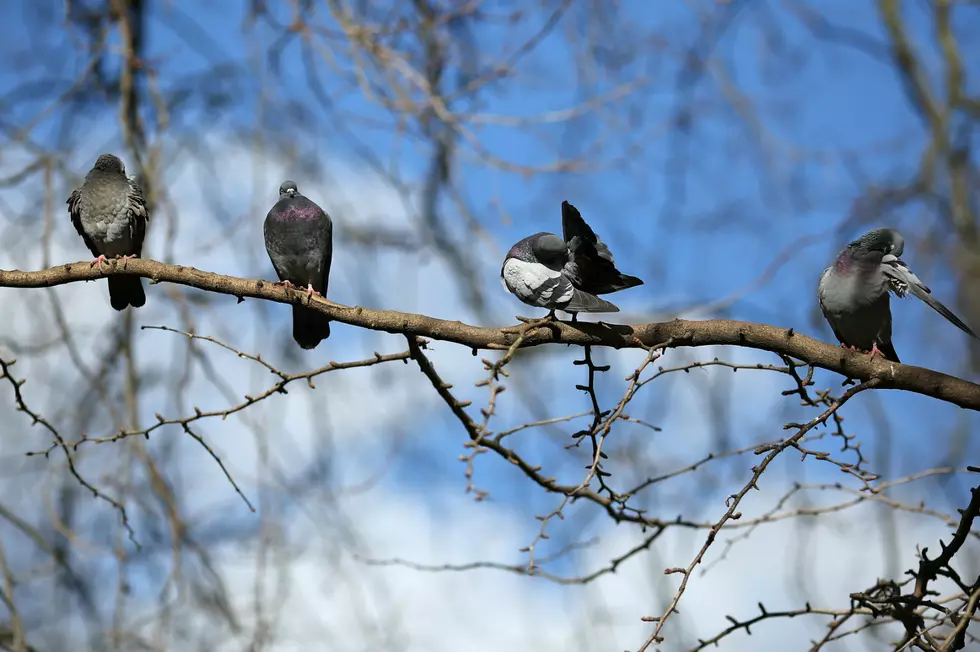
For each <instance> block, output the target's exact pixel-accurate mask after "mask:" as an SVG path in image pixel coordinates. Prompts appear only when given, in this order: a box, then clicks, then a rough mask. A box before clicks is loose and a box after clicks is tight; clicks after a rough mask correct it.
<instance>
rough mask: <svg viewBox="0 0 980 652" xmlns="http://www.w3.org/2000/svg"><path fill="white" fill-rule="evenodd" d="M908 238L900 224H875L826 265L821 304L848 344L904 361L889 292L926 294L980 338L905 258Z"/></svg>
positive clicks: (923, 297) (925, 298)
mask: <svg viewBox="0 0 980 652" xmlns="http://www.w3.org/2000/svg"><path fill="white" fill-rule="evenodd" d="M904 250H905V239H904V238H903V237H902V234H900V233H899V232H898V231H896V230H895V229H875V230H874V231H869V232H868V233H865V234H864V235H863V236H861V237H860V238H858V239H857V240H855V241H854V242H852V243H851V244H849V245H847V247H845V248H844V250H843V251H842V252H840V255H839V256H838V257H837V262H835V263H834V265H833V266H832V267H828V268H827V269H826V270H824V273H823V274H821V276H820V283H819V284H818V286H817V296H818V297H819V299H820V309H821V310H822V311H823V314H824V317H826V318H827V321H828V322H829V323H830V327H831V328H832V329H834V335H836V336H837V339H838V340H839V341H840V343H841V346H843V347H845V348H851V349H855V348H856V349H858V350H861V351H865V352H870V353H871V355H872V356H874V355H876V354H881V355H882V356H883V357H884V358H886V359H888V360H892V361H894V362H901V360H899V359H898V354H897V353H895V347H894V346H892V313H891V306H890V305H889V296H888V293H889V292H894V293H895V295H896V296H898V297H900V298H901V297H905V295H906V294H907V293H909V292H911V293H912V294H914V295H915V296H916V297H918V298H919V299H921V300H922V301H923V302H925V303H926V305H928V306H929V307H930V308H932V309H933V310H935V311H936V312H938V313H939V314H940V315H942V316H943V317H945V318H946V319H947V320H949V321H950V322H952V323H953V324H954V325H955V326H956V327H957V328H959V329H960V330H962V331H963V332H964V333H967V334H968V335H970V336H972V337H974V338H976V339H980V337H977V335H976V333H974V332H973V331H972V330H970V328H969V326H967V325H966V324H964V323H963V322H962V321H961V320H960V319H959V318H958V317H957V316H956V315H954V314H953V313H952V312H951V311H950V310H949V308H947V307H946V306H944V305H943V304H941V303H940V302H939V301H937V300H936V299H935V298H933V297H932V295H931V294H930V293H931V292H932V290H930V289H929V288H928V287H926V285H925V284H924V283H923V282H922V281H920V280H919V278H918V277H917V276H916V275H915V274H913V273H912V270H911V269H909V266H908V265H906V264H905V262H904V261H902V260H901V259H899V256H901V255H902V252H903V251H904Z"/></svg>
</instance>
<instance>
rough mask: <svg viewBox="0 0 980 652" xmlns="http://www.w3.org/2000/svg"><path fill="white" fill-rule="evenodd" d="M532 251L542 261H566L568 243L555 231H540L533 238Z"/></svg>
mask: <svg viewBox="0 0 980 652" xmlns="http://www.w3.org/2000/svg"><path fill="white" fill-rule="evenodd" d="M531 251H533V252H534V255H535V257H536V258H537V259H538V260H540V261H541V262H542V263H550V262H560V263H562V264H564V263H565V260H566V259H567V258H568V245H566V244H565V241H564V240H562V239H561V238H559V237H558V236H557V235H555V234H554V233H539V234H537V235H536V236H535V237H534V239H533V240H531Z"/></svg>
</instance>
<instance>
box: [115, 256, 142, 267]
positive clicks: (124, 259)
mask: <svg viewBox="0 0 980 652" xmlns="http://www.w3.org/2000/svg"><path fill="white" fill-rule="evenodd" d="M116 258H117V259H118V260H121V261H122V264H123V269H126V263H128V262H129V261H130V260H132V259H133V258H139V256H136V255H135V254H133V255H129V256H116Z"/></svg>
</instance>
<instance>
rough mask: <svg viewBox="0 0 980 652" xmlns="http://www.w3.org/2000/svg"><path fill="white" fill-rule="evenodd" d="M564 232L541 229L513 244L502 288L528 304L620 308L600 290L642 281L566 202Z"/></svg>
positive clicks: (564, 308)
mask: <svg viewBox="0 0 980 652" xmlns="http://www.w3.org/2000/svg"><path fill="white" fill-rule="evenodd" d="M561 222H562V236H563V237H561V238H559V237H558V236H557V235H555V234H554V233H547V232H544V231H542V232H540V233H535V234H534V235H531V236H528V237H526V238H524V239H523V240H521V241H520V242H518V243H517V244H515V245H514V246H513V247H511V249H510V251H508V252H507V256H506V258H504V264H503V266H502V267H501V269H500V280H501V282H502V283H503V285H504V287H505V288H506V289H507V291H509V292H510V293H512V294H513V295H514V296H516V297H517V298H518V299H520V300H521V301H523V302H524V303H526V304H527V305H529V306H534V307H536V308H547V309H548V310H549V311H550V312H549V313H548V316H549V317H554V314H555V311H556V310H562V311H564V312H567V313H570V314H571V315H572V319H573V320H574V319H575V315H576V313H579V312H619V308H618V307H616V306H615V305H614V304H612V303H610V302H609V301H606V300H605V299H600V298H599V297H598V296H597V295H599V294H609V293H611V292H617V291H619V290H625V289H627V288H631V287H635V286H637V285H643V281H641V280H640V279H638V278H636V277H635V276H628V275H626V274H622V273H620V271H619V270H618V269H616V263H615V261H614V260H613V256H612V253H611V252H610V251H609V247H607V246H606V245H605V244H603V243H602V241H601V240H599V238H598V236H596V234H595V232H594V231H593V230H592V229H591V228H590V227H589V225H588V224H586V223H585V220H584V219H582V214H581V213H579V212H578V209H576V208H575V207H574V206H572V205H571V204H569V203H568V202H567V201H564V202H562V204H561Z"/></svg>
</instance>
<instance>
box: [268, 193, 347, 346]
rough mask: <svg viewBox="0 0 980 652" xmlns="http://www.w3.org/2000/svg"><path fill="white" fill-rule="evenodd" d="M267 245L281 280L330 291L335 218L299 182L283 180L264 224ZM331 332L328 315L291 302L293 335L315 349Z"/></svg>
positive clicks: (313, 292)
mask: <svg viewBox="0 0 980 652" xmlns="http://www.w3.org/2000/svg"><path fill="white" fill-rule="evenodd" d="M263 232H264V234H265V250H266V251H267V252H268V253H269V259H270V260H271V261H272V266H273V267H275V268H276V274H277V275H278V276H279V281H280V282H279V283H278V285H285V286H287V287H300V288H303V287H305V288H306V291H307V292H308V293H309V295H310V296H314V295H316V296H323V297H325V296H326V295H327V284H328V282H329V280H330V261H331V259H332V258H333V223H332V222H331V221H330V216H329V215H327V214H326V213H325V212H324V211H323V209H322V208H320V207H319V206H317V205H316V204H315V203H313V202H312V201H311V200H309V199H307V198H306V197H304V196H303V195H301V194H299V190H298V189H297V187H296V183H295V182H293V181H283V182H282V185H281V186H279V201H278V202H276V205H275V206H273V207H272V210H270V211H269V214H268V215H267V216H266V218H265V224H264V226H263ZM328 337H330V320H329V319H328V318H327V316H326V315H324V314H323V313H322V312H317V311H316V310H311V309H310V308H307V307H305V306H301V305H293V339H294V340H296V343H297V344H299V345H300V347H302V348H304V349H307V350H309V349H315V348H316V346H317V344H319V343H320V342H321V341H322V340H325V339H327V338H328Z"/></svg>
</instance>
